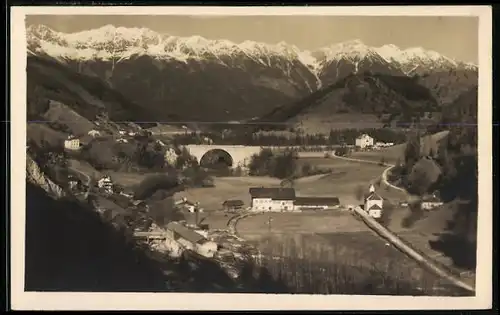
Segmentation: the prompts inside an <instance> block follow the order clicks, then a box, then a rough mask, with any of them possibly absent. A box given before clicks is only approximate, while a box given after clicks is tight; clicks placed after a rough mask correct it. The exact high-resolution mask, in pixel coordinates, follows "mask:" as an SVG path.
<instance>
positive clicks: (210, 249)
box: [195, 241, 217, 257]
mask: <svg viewBox="0 0 500 315" xmlns="http://www.w3.org/2000/svg"><path fill="white" fill-rule="evenodd" d="M195 251H196V252H197V253H198V254H200V255H202V256H205V257H214V255H215V253H216V252H217V243H215V242H212V241H207V242H204V243H201V244H196V246H195Z"/></svg>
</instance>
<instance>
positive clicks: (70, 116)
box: [44, 101, 96, 135]
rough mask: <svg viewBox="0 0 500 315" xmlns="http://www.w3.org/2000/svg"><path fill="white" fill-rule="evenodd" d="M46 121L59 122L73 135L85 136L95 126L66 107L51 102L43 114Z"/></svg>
mask: <svg viewBox="0 0 500 315" xmlns="http://www.w3.org/2000/svg"><path fill="white" fill-rule="evenodd" d="M44 117H45V118H46V119H47V120H50V121H55V122H60V123H62V124H64V125H66V126H68V128H69V129H70V130H71V131H72V132H73V134H74V135H85V134H87V133H88V132H89V131H90V130H92V129H94V128H96V126H95V125H94V124H93V123H92V122H90V121H89V120H88V119H86V118H85V117H82V116H81V115H79V114H78V113H77V112H75V111H74V110H72V109H71V108H69V107H68V106H66V105H64V104H62V103H59V102H55V101H52V102H51V103H50V107H49V109H48V110H47V112H46V113H45V114H44Z"/></svg>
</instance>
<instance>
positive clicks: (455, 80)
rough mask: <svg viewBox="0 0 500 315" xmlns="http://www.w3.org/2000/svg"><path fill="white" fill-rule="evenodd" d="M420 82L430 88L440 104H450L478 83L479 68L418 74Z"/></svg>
mask: <svg viewBox="0 0 500 315" xmlns="http://www.w3.org/2000/svg"><path fill="white" fill-rule="evenodd" d="M418 82H419V83H420V84H421V85H423V86H425V87H427V88H428V89H430V90H431V91H432V93H433V95H434V97H435V98H436V100H438V101H439V103H440V104H449V103H451V102H453V101H454V100H455V99H456V98H457V97H458V96H459V95H460V94H462V93H463V92H466V91H468V90H469V89H471V88H474V87H475V86H477V85H478V72H477V69H476V70H474V69H461V70H460V69H450V70H446V71H434V72H427V73H424V74H422V75H419V76H418Z"/></svg>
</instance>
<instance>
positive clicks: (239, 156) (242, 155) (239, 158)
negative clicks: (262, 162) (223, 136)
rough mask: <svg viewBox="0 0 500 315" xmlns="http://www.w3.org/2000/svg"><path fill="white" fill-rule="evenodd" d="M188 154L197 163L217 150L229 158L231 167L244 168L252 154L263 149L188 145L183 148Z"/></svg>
mask: <svg viewBox="0 0 500 315" xmlns="http://www.w3.org/2000/svg"><path fill="white" fill-rule="evenodd" d="M184 147H185V148H186V149H187V150H188V151H189V153H190V154H191V155H192V156H194V157H196V159H197V160H198V162H201V159H202V158H203V156H204V155H205V154H207V153H208V152H213V151H217V150H221V151H225V152H226V153H227V154H228V155H229V156H230V157H231V167H233V168H235V167H238V166H240V167H245V166H247V165H248V163H249V162H250V158H251V157H252V156H253V155H254V154H259V152H260V151H261V150H262V149H263V148H264V147H261V146H245V145H208V144H206V145H205V144H201V145H200V144H189V145H185V146H184Z"/></svg>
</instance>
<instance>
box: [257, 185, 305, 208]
mask: <svg viewBox="0 0 500 315" xmlns="http://www.w3.org/2000/svg"><path fill="white" fill-rule="evenodd" d="M249 193H250V196H251V199H252V200H251V205H250V207H251V209H252V210H253V211H293V210H294V206H293V203H294V200H295V189H293V188H281V187H279V188H275V187H273V188H268V187H253V188H250V189H249Z"/></svg>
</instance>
